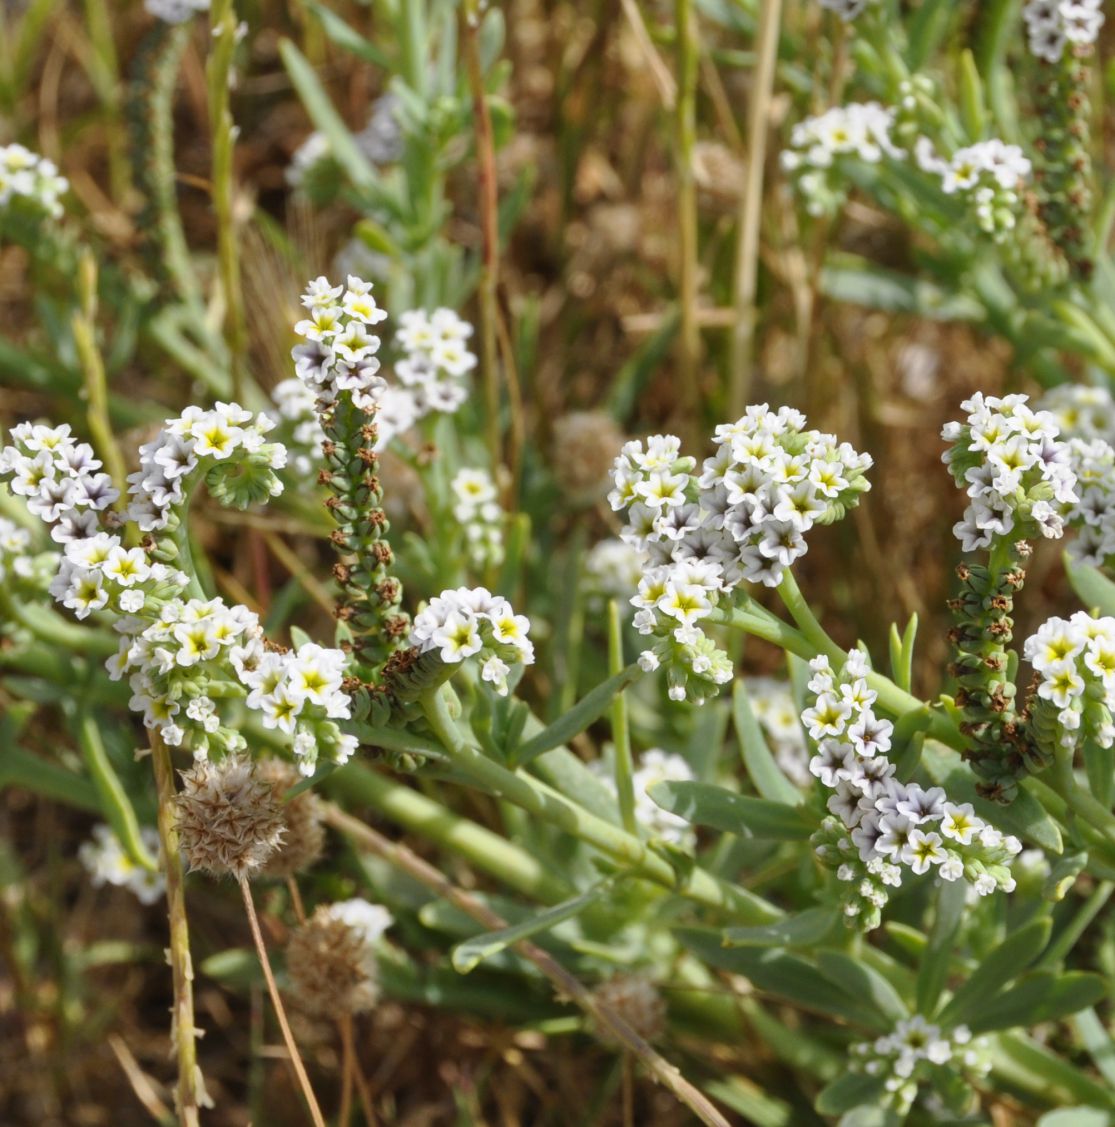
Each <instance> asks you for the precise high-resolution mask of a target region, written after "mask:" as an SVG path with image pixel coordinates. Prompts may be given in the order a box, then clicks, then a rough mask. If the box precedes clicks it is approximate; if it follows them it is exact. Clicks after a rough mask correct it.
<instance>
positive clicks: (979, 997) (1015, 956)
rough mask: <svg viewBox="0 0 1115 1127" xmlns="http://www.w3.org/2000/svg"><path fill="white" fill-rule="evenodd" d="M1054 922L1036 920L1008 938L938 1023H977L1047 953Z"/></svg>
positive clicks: (947, 1008) (972, 977) (963, 987)
mask: <svg viewBox="0 0 1115 1127" xmlns="http://www.w3.org/2000/svg"><path fill="white" fill-rule="evenodd" d="M1051 926H1052V925H1051V921H1050V919H1049V917H1048V916H1045V917H1043V918H1042V919H1040V920H1033V921H1031V922H1030V923H1028V924H1026V926H1025V927H1021V928H1019V929H1018V930H1017V931H1015V932H1013V933H1012V934H1010V935H1008V936H1007V937H1006V939H1004V940H1003V942H1002V943H1000V944H999V946H998V947H996V948H995V950H994V951H992V952H991V953H990V954H989V955H988V956H987V957H986V958H984V959H983V961H982V962H981V963H980V964H979V966H978V967H976V969H975V970H974V971H973V972H972V975H971V977H970V978H969V979H968V981H967V982H965V983H964V984H963V985H962V986H961V987H960V988H959V989H958V990H957V991H956V993H955V994H954V995H953V997H952V1000H951V1001H950V1002H949V1003H948V1005H947V1006H945V1008H944V1009H943V1010H942V1011H941V1015H940V1018H939V1019H938V1020H939V1021H940V1023H941V1025H943V1026H944V1027H945V1028H951V1027H952V1026H954V1025H960V1024H963V1023H965V1022H967V1023H969V1024H970V1023H971V1022H973V1021H975V1020H977V1019H978V1018H979V1017H980V1015H981V1014H982V1013H983V1011H984V1010H985V1009H986V1007H987V1006H988V1005H989V1004H990V1003H991V1001H992V999H994V998H995V997H996V995H997V994H998V993H999V991H1000V990H1001V989H1002V988H1003V987H1004V986H1006V985H1007V983H1008V982H1011V981H1012V980H1013V979H1015V978H1017V977H1018V976H1019V975H1020V974H1021V973H1022V972H1023V971H1024V970H1025V969H1026V968H1027V967H1028V966H1029V965H1030V964H1031V963H1032V962H1033V961H1034V960H1035V959H1036V958H1037V957H1038V956H1039V955H1040V954H1041V953H1042V951H1043V950H1044V949H1045V945H1046V943H1048V942H1049V932H1050V928H1051Z"/></svg>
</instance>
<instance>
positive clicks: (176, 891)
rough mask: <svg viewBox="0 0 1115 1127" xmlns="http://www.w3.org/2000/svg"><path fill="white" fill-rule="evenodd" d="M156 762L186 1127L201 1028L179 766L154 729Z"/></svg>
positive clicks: (192, 1119)
mask: <svg viewBox="0 0 1115 1127" xmlns="http://www.w3.org/2000/svg"><path fill="white" fill-rule="evenodd" d="M150 743H151V763H152V766H153V767H154V771H155V788H156V790H157V792H158V796H159V811H158V827H159V841H160V843H161V844H162V851H163V864H164V865H165V866H166V902H167V912H168V915H169V917H170V970H171V978H172V980H173V984H174V1011H173V1012H174V1021H173V1029H174V1045H175V1053H176V1056H177V1060H178V1083H177V1087H176V1089H175V1102H176V1103H177V1107H178V1122H179V1124H181V1127H198V1124H199V1120H198V1109H199V1107H200V1106H201V1104H202V1102H203V1095H202V1082H201V1070H200V1069H199V1068H198V1065H197V1031H196V1029H195V1026H194V988H193V982H194V968H193V963H192V962H191V960H190V930H189V924H188V922H187V918H186V892H185V883H184V877H183V872H182V854H181V852H180V850H179V848H178V831H177V829H176V828H175V819H174V767H173V765H172V764H171V761H170V750H169V748H168V747H167V746H166V744H165V743H163V741H162V739H161V738H160V737H159V735H158V733H156V732H154V731H152V732H151V733H150Z"/></svg>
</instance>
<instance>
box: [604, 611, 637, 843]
mask: <svg viewBox="0 0 1115 1127" xmlns="http://www.w3.org/2000/svg"><path fill="white" fill-rule="evenodd" d="M623 668H624V666H623V624H622V623H621V622H620V617H619V606H618V605H617V604H616V601H615V599H610V600H609V601H608V675H609V676H610V677H614V676H615V675H616V674H618V673H622V672H623ZM612 743H613V745H614V748H615V751H614V757H615V781H616V795H617V796H618V798H619V813H620V818H621V819H622V821H623V828H624V829H625V830H626V831H627V832H628V833H629V834H632V835H636V836H637V835H638V832H639V827H638V823H637V822H636V821H635V785H634V780H633V777H632V776H633V775H634V765H633V763H632V761H631V733H630V732H629V730H628V726H627V697H626V696H625V694H624V692H623V690H622V689H621V690H620V691H619V692H618V693H616V697H615V700H614V701H613V702H612Z"/></svg>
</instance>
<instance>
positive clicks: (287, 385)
mask: <svg viewBox="0 0 1115 1127" xmlns="http://www.w3.org/2000/svg"><path fill="white" fill-rule="evenodd" d="M271 401H272V402H273V403H274V404H275V407H274V409H273V410H272V411H271V412H270V415H271V417H272V418H273V419H274V420H275V424H276V431H277V434H278V437H279V438H280V439H281V441H282V443H283V445H284V446H285V447H286V449H287V468H288V469H289V470H290V472H291V473H292V474H295V475H297V477H298V478H299V479H301V480H303V481H304V480H305V479H306V478H310V477H316V476H317V472H318V470H319V469H321V466H322V459H321V444H322V443H323V442H324V441H325V431H324V430H323V429H322V426H321V420H320V418H319V417H318V413H317V409H316V406H315V404H316V403H317V397H316V396H315V395H314V393H313V392H312V391H311V390H310V388H309V387H308V386H307V385H306V384H304V383H303V382H302V381H301V380H300V379H298V378H296V377H292V378H291V379H289V380H283V381H281V382H280V383H278V384H276V385H275V387H274V388H273V389H272V391H271Z"/></svg>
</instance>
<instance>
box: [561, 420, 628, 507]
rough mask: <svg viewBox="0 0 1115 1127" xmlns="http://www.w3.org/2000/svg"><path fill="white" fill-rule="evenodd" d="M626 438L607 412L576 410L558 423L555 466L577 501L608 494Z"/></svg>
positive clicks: (562, 485)
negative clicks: (614, 467) (617, 457)
mask: <svg viewBox="0 0 1115 1127" xmlns="http://www.w3.org/2000/svg"><path fill="white" fill-rule="evenodd" d="M622 446H623V435H622V433H621V432H620V430H619V428H618V427H617V426H616V424H615V420H614V419H612V417H611V416H610V415H606V414H604V412H603V411H574V412H573V413H572V414H570V415H565V416H563V417H562V418H560V419H558V420H557V422H555V423H554V440H553V459H552V460H553V467H554V476H555V477H556V478H557V481H558V484H559V485H560V486H561V488H562V489H563V490H564V491H565V492H566V494H568V495H569V496H570V497H572V498H574V499H578V498H582V499H583V498H585V496H586V494H599V495H600V496H603V495H604V492H605V491H606V489H607V487H608V484H609V481H610V475H611V472H612V466H613V463H614V462H615V460H616V455H617V454H619V452H620V449H621V448H622Z"/></svg>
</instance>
